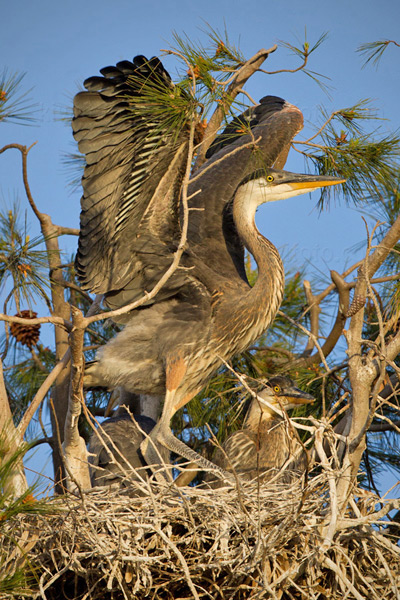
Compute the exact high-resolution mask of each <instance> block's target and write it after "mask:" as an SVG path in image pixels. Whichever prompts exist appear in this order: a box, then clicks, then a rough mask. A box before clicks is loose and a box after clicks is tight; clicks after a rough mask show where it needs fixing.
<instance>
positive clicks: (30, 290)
mask: <svg viewBox="0 0 400 600" xmlns="http://www.w3.org/2000/svg"><path fill="white" fill-rule="evenodd" d="M21 221H22V220H21V218H20V215H19V210H18V207H17V205H14V207H13V209H12V210H9V211H8V212H7V213H5V212H0V289H1V291H2V292H3V293H4V292H5V293H6V294H7V297H6V301H5V306H4V309H3V310H4V312H7V305H8V302H9V300H11V299H13V300H14V304H15V308H16V309H17V310H18V311H19V310H20V308H21V307H20V304H21V301H23V302H25V303H26V304H27V306H28V308H31V306H32V303H34V302H35V299H36V298H37V297H38V296H39V297H40V298H42V299H43V300H45V301H46V302H47V303H48V302H49V301H48V298H47V293H46V289H47V287H48V275H47V270H48V257H47V253H46V252H45V251H44V250H41V249H40V246H41V245H42V244H43V241H44V240H43V237H42V236H38V237H35V238H33V239H31V238H30V236H29V235H28V226H27V222H26V215H25V219H24V222H23V223H22V222H21ZM23 308H25V307H23Z"/></svg>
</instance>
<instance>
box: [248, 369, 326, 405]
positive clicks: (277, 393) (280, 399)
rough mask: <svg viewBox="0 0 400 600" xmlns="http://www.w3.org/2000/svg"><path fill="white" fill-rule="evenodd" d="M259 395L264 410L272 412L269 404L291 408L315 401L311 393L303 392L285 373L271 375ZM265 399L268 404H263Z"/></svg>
mask: <svg viewBox="0 0 400 600" xmlns="http://www.w3.org/2000/svg"><path fill="white" fill-rule="evenodd" d="M257 396H258V400H259V402H260V405H261V409H262V410H263V412H264V411H265V412H268V411H269V412H271V408H270V407H269V406H268V404H270V405H272V406H276V408H278V409H279V408H284V409H285V410H290V409H292V408H296V406H299V405H300V404H312V403H313V402H314V401H315V398H314V397H313V396H311V394H308V393H307V392H303V390H301V389H300V388H298V387H297V386H296V385H295V383H294V381H293V380H292V379H290V377H287V376H285V375H277V376H276V377H271V379H269V380H268V381H267V382H266V386H265V388H264V389H263V390H262V391H261V392H259V393H258V394H257ZM263 400H266V402H268V404H266V403H264V404H263Z"/></svg>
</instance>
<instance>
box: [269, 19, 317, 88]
mask: <svg viewBox="0 0 400 600" xmlns="http://www.w3.org/2000/svg"><path fill="white" fill-rule="evenodd" d="M327 37H328V32H324V33H323V34H322V35H320V37H319V38H318V39H317V41H316V42H315V44H313V45H312V46H310V43H309V42H308V40H307V29H306V30H305V32H304V42H303V43H301V45H300V46H294V45H293V44H290V43H289V42H285V41H282V40H281V41H280V42H279V43H280V45H281V46H282V47H283V48H287V49H288V50H289V51H290V53H291V54H293V55H294V56H296V57H297V58H300V60H301V61H302V65H301V66H300V67H299V68H298V69H293V72H295V71H297V70H301V72H302V73H304V74H305V75H307V77H310V78H311V79H312V80H313V81H314V82H315V83H317V84H318V85H319V86H320V87H321V88H322V89H323V90H326V88H327V85H326V83H325V82H324V81H322V79H328V77H326V76H325V75H322V74H321V73H316V72H315V71H311V70H310V69H306V68H305V65H306V64H307V62H308V59H309V57H310V55H311V54H312V53H313V52H315V51H316V50H317V49H318V48H319V47H320V45H321V44H323V42H324V41H325V40H326V38H327ZM285 70H287V69H285ZM278 73H279V71H278Z"/></svg>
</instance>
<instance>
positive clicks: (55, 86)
mask: <svg viewBox="0 0 400 600" xmlns="http://www.w3.org/2000/svg"><path fill="white" fill-rule="evenodd" d="M206 22H207V23H209V24H210V25H211V26H212V27H213V28H216V29H219V30H221V31H222V30H223V29H224V26H225V25H226V28H227V30H228V32H229V37H230V39H231V41H232V42H233V43H235V44H237V45H239V46H240V48H241V50H242V51H243V53H244V54H245V55H246V56H248V57H249V56H251V55H252V54H254V53H255V52H256V51H257V50H259V49H260V48H262V47H265V48H269V47H271V46H272V45H273V44H274V43H279V40H285V41H288V42H291V43H294V44H296V43H297V42H299V43H302V42H303V40H304V31H305V28H306V29H307V38H308V40H309V42H310V44H312V43H313V42H315V41H316V40H317V39H318V38H319V36H320V35H321V34H322V33H324V32H328V38H327V40H326V41H325V42H324V43H323V44H322V46H321V47H320V48H319V50H318V51H317V52H316V53H314V54H313V55H312V56H311V58H310V63H309V68H310V69H311V70H313V71H316V72H318V73H322V74H323V75H325V76H327V77H329V78H330V80H329V81H328V84H329V86H330V89H329V95H327V94H325V93H324V92H323V91H322V90H321V89H320V88H319V87H318V86H317V85H316V84H315V83H314V82H313V81H312V80H311V79H310V78H308V77H306V76H305V75H304V74H302V73H296V74H294V75H291V74H282V75H273V76H267V75H262V74H257V76H255V77H254V78H253V80H252V81H251V82H249V85H248V86H247V90H248V91H249V93H250V94H251V95H252V97H254V98H256V99H259V98H261V97H262V96H264V95H267V94H273V95H277V96H281V97H283V98H286V99H287V100H289V101H290V102H292V103H293V104H296V105H297V106H298V107H299V108H301V110H302V111H303V113H304V116H305V119H306V122H311V123H315V122H316V119H317V118H318V114H319V112H318V107H319V106H320V105H324V106H325V108H326V110H327V111H331V110H334V109H338V108H344V107H349V106H351V105H352V104H354V103H355V102H357V101H358V100H360V99H365V98H371V99H372V104H373V106H374V107H375V108H376V109H377V111H378V113H379V116H381V117H384V118H385V119H386V120H385V121H382V122H381V123H371V125H370V127H371V129H372V128H375V127H377V126H378V125H379V126H380V127H381V128H382V131H383V132H385V131H393V130H396V129H398V127H399V119H398V98H399V87H400V80H399V75H398V73H399V61H400V49H399V48H395V47H390V48H388V49H387V51H386V52H385V54H384V56H383V59H382V61H381V64H380V66H379V68H378V69H375V68H374V67H371V66H367V67H366V68H364V69H362V68H361V67H362V63H363V59H362V58H361V57H360V55H359V54H357V53H356V49H357V48H358V47H359V46H360V45H361V44H363V43H366V42H371V41H374V40H378V39H395V40H397V41H400V39H399V38H400V36H399V22H400V3H399V2H398V0H383V1H381V2H380V3H379V4H378V3H376V2H373V1H372V0H347V1H345V0H336V1H335V2H333V1H332V0H331V1H327V0H319V1H315V0H304V1H303V2H299V1H298V0H286V1H285V2H281V1H279V0H273V1H264V2H260V1H258V0H257V1H255V2H251V3H245V2H243V1H242V2H236V1H235V0H229V1H227V0H222V1H221V0H214V1H210V0H203V2H198V1H196V2H195V1H193V0H188V1H182V0H175V1H169V2H168V1H165V0H164V1H160V0H147V2H143V1H140V2H138V1H136V0H130V1H129V0H114V1H113V2H104V1H101V0H81V1H80V2H78V1H77V0H66V1H65V2H62V3H61V2H60V3H58V2H54V1H52V2H50V1H47V0H36V1H35V2H27V1H26V0H25V1H24V0H15V1H14V2H13V3H7V4H6V3H3V7H2V19H1V22H0V48H1V60H2V64H3V65H4V66H5V67H7V68H8V69H9V70H10V71H11V72H15V71H17V72H26V77H25V80H24V85H25V87H26V88H27V89H29V88H33V90H32V92H31V97H32V99H33V101H34V102H36V103H37V104H38V108H39V112H38V115H37V116H38V119H39V120H38V122H37V123H36V124H35V125H34V126H31V127H22V126H18V125H13V124H4V125H2V127H1V131H0V145H1V146H3V145H4V144H7V143H11V142H18V143H21V144H26V145H30V144H32V143H33V142H35V141H36V142H37V144H36V146H35V148H34V149H33V150H32V151H31V153H30V157H29V177H30V184H31V188H32V193H33V196H34V198H35V200H36V202H37V205H38V207H39V209H40V210H42V211H44V212H47V213H49V214H51V216H52V218H53V220H54V222H56V223H58V224H60V225H65V226H71V227H77V226H78V223H79V199H80V191H79V190H73V189H72V188H71V186H70V185H69V183H68V182H69V179H70V175H69V173H68V170H67V169H66V168H65V166H64V165H63V160H62V159H63V155H64V154H65V153H68V152H71V151H74V150H75V146H74V143H73V140H72V135H71V130H70V127H69V126H67V125H66V124H65V123H63V122H60V120H57V115H58V113H59V112H60V110H62V109H64V107H66V106H70V105H71V102H72V97H73V95H74V94H75V93H76V92H77V91H78V89H79V87H80V86H81V84H82V81H83V80H84V79H85V78H86V77H88V76H90V75H95V74H97V73H98V70H99V69H100V68H101V67H103V66H106V65H108V64H113V63H115V62H116V61H119V60H122V59H131V58H132V57H133V56H134V55H136V54H145V55H148V56H150V55H160V49H162V48H168V47H169V43H170V42H171V41H172V32H173V31H176V32H178V33H179V34H183V33H186V34H187V35H188V37H189V38H191V39H193V40H200V41H203V42H204V43H205V44H206V36H205V34H204V33H203V31H202V30H204V29H205V28H206V25H205V23H206ZM267 62H268V64H267V63H266V65H265V68H267V69H268V70H275V69H280V68H295V67H297V66H298V64H299V63H298V61H297V59H296V58H295V57H293V56H291V55H289V53H288V51H287V50H286V49H285V48H280V49H279V50H278V51H277V52H275V54H273V55H271V57H270V58H269V59H268V61H267ZM164 63H165V65H166V67H167V69H168V70H169V71H170V72H171V74H172V75H173V74H174V72H175V68H176V61H175V59H174V58H173V57H167V58H165V60H164ZM1 66H2V65H0V68H1ZM309 132H310V129H309V128H308V126H307V125H306V130H305V131H304V132H302V133H301V134H300V135H299V139H304V138H305V137H308V135H309ZM286 168H287V169H288V170H293V171H303V170H304V164H303V160H302V158H301V157H300V156H299V155H296V154H294V153H292V154H291V155H290V156H289V160H288V162H287V165H286ZM15 198H19V199H20V204H21V207H23V208H24V207H25V198H24V194H23V190H22V186H21V178H20V158H19V156H18V155H17V153H16V152H8V153H6V154H5V155H2V156H1V157H0V202H1V203H2V206H4V205H5V204H7V203H8V204H10V203H12V202H13V200H14V199H15ZM317 200H318V196H317V194H316V193H315V194H314V195H313V196H311V197H310V196H300V197H296V198H293V199H290V200H287V201H284V202H282V203H275V204H274V205H268V206H265V207H263V208H261V209H260V211H259V214H258V218H257V223H258V226H259V228H260V230H261V231H262V233H263V234H264V235H266V236H267V237H269V238H270V239H271V240H272V241H273V242H274V244H275V245H276V246H278V248H280V249H281V250H282V251H283V253H284V254H285V253H287V252H289V251H292V254H293V255H294V257H295V259H296V261H297V266H298V267H301V266H302V265H303V264H310V263H311V264H310V266H309V268H310V271H311V270H312V265H315V266H316V267H318V268H319V269H322V270H323V271H324V272H325V273H329V269H336V270H338V271H342V270H343V269H344V268H345V266H346V265H348V264H351V262H353V261H354V259H355V252H354V245H355V244H356V243H357V242H360V241H362V240H363V239H364V237H365V228H364V224H363V222H362V220H361V215H360V213H359V212H357V211H356V210H355V209H354V208H349V207H346V206H345V205H344V204H343V203H340V202H339V201H338V202H336V203H334V204H332V205H331V207H330V208H329V210H327V211H326V212H324V213H322V214H319V213H318V211H317V210H316V209H315V205H316V202H317ZM37 232H38V228H37V225H36V223H34V221H33V219H32V227H31V233H32V235H33V234H35V233H37ZM75 248H76V239H74V238H72V239H69V240H66V241H65V250H66V252H68V253H69V254H71V253H73V252H74V251H75Z"/></svg>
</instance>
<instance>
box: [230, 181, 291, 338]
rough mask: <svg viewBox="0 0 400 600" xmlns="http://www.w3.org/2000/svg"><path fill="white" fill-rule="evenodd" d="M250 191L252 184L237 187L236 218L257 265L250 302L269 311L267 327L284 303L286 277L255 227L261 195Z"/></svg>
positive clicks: (274, 250)
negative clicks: (256, 302)
mask: <svg viewBox="0 0 400 600" xmlns="http://www.w3.org/2000/svg"><path fill="white" fill-rule="evenodd" d="M249 183H250V184H251V182H249ZM251 190H252V187H251V185H249V184H246V185H244V186H241V187H240V188H239V189H238V191H237V193H236V195H235V198H234V201H233V218H234V221H235V225H236V228H237V231H238V234H239V236H240V238H241V240H242V242H243V244H244V245H245V247H246V248H247V250H248V251H249V252H250V253H251V254H252V255H253V258H254V260H255V261H256V263H257V268H258V278H257V281H256V283H255V285H254V287H253V288H252V289H251V290H250V291H249V296H250V297H248V298H247V301H250V302H251V298H253V299H254V300H255V301H258V302H259V308H260V311H262V310H264V311H266V312H265V316H264V319H265V322H266V325H265V327H267V326H268V325H269V323H271V321H272V320H273V319H274V317H275V315H276V313H277V311H278V309H279V306H280V304H281V302H282V298H283V290H284V282H285V276H284V270H283V264H282V261H281V258H280V256H279V253H278V250H277V249H276V248H275V246H274V245H273V244H272V243H271V242H270V241H269V240H267V239H266V238H265V237H264V236H262V235H261V233H260V232H259V231H258V229H257V227H256V224H255V214H256V210H257V207H258V205H259V204H260V198H259V196H258V194H257V193H255V194H252V193H251ZM264 201H265V199H264Z"/></svg>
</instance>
